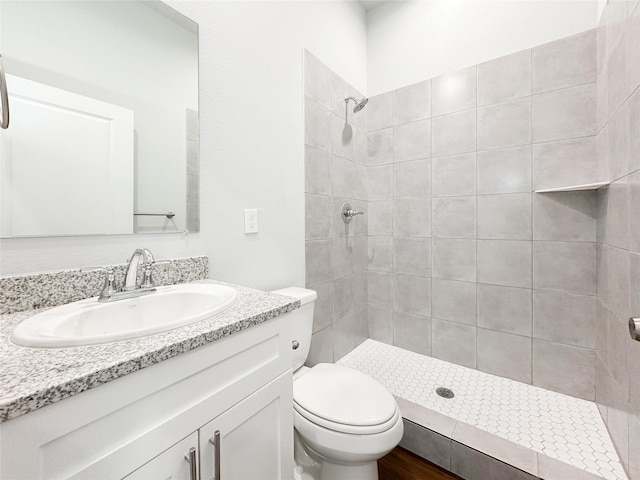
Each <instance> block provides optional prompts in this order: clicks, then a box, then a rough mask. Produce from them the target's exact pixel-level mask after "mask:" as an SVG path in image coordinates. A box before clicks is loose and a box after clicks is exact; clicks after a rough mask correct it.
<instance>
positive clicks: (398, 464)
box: [378, 447, 460, 480]
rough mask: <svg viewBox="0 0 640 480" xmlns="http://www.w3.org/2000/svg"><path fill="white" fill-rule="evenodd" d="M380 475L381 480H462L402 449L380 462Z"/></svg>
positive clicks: (394, 450) (398, 448)
mask: <svg viewBox="0 0 640 480" xmlns="http://www.w3.org/2000/svg"><path fill="white" fill-rule="evenodd" d="M378 475H379V477H380V480H460V477H458V476H457V475H454V474H453V473H450V472H447V471H446V470H443V469H442V468H440V467H438V466H437V465H434V464H433V463H431V462H427V461H426V460H424V459H423V458H420V457H418V456H417V455H414V454H413V453H411V452H409V451H408V450H405V449H404V448H401V447H396V448H394V449H393V450H392V451H391V453H389V454H388V455H386V456H384V457H382V458H381V459H380V460H378Z"/></svg>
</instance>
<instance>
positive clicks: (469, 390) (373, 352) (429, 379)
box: [337, 339, 627, 480]
mask: <svg viewBox="0 0 640 480" xmlns="http://www.w3.org/2000/svg"><path fill="white" fill-rule="evenodd" d="M337 363H338V364H340V365H343V366H346V367H351V368H354V369H356V370H360V371H361V372H364V373H366V374H368V375H370V376H372V377H373V378H375V379H376V380H378V381H379V382H380V383H382V384H383V385H384V386H385V387H387V389H388V390H389V391H391V393H393V394H394V395H395V396H397V397H400V398H403V399H405V400H408V401H410V402H413V403H415V404H418V405H420V406H422V407H426V408H428V409H430V410H434V411H436V412H438V413H440V414H443V415H446V416H448V417H452V418H454V419H455V420H457V421H459V422H463V423H466V424H469V425H472V426H474V427H476V428H478V429H481V430H484V431H486V432H489V433H491V434H493V435H496V436H498V437H501V438H504V439H506V440H510V441H511V442H514V443H516V444H519V445H522V446H524V447H527V448H529V449H531V450H534V451H536V452H538V453H541V454H543V455H547V456H549V457H551V458H555V459H557V460H560V461H562V462H565V463H568V464H571V465H573V466H575V467H578V468H581V469H583V470H586V471H587V472H590V473H592V474H595V475H598V476H600V477H602V478H606V479H611V480H627V477H626V475H625V473H624V470H623V468H622V465H621V463H620V460H619V458H618V455H617V453H616V450H615V448H614V446H613V444H612V442H611V439H610V437H609V434H608V432H607V429H606V427H605V425H604V422H603V421H602V418H601V417H600V413H599V411H598V408H597V406H596V405H595V403H593V402H589V401H586V400H581V399H578V398H575V397H570V396H568V395H563V394H560V393H556V392H552V391H549V390H545V389H542V388H539V387H534V386H532V385H527V384H524V383H520V382H516V381H514V380H509V379H506V378H502V377H498V376H495V375H491V374H488V373H484V372H480V371H478V370H473V369H470V368H466V367H462V366H459V365H454V364H452V363H448V362H445V361H442V360H438V359H435V358H432V357H427V356H425V355H420V354H417V353H414V352H410V351H407V350H403V349H401V348H398V347H394V346H391V345H387V344H384V343H380V342H376V341H374V340H371V339H369V340H366V341H365V342H364V343H362V344H361V345H360V346H358V347H357V348H356V349H355V350H353V351H352V352H350V353H349V354H347V355H346V356H345V357H343V358H342V359H340V360H339V361H338V362H337ZM438 387H448V388H450V389H452V390H453V391H454V393H455V397H454V398H452V399H445V398H442V397H440V396H438V395H437V394H436V392H435V390H436V388H438Z"/></svg>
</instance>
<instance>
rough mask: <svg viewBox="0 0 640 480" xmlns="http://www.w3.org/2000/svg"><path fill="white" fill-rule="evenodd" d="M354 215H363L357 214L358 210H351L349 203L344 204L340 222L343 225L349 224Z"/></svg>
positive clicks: (362, 213) (361, 213)
mask: <svg viewBox="0 0 640 480" xmlns="http://www.w3.org/2000/svg"><path fill="white" fill-rule="evenodd" d="M356 215H364V212H359V211H358V210H354V209H353V208H351V204H350V203H345V204H343V205H342V221H343V222H344V223H349V222H351V219H352V218H353V217H355V216H356Z"/></svg>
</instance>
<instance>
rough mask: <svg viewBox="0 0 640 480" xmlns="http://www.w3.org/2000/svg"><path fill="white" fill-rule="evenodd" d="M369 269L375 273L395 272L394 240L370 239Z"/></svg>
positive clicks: (390, 238)
mask: <svg viewBox="0 0 640 480" xmlns="http://www.w3.org/2000/svg"><path fill="white" fill-rule="evenodd" d="M367 257H368V260H369V261H368V262H367V263H368V269H369V270H371V271H374V272H392V271H393V238H392V237H377V236H376V237H374V236H371V237H369V239H368V255H367Z"/></svg>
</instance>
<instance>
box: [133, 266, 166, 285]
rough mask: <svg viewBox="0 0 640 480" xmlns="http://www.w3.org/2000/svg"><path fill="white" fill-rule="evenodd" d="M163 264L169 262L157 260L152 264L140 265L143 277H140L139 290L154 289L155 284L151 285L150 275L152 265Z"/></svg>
mask: <svg viewBox="0 0 640 480" xmlns="http://www.w3.org/2000/svg"><path fill="white" fill-rule="evenodd" d="M165 263H170V260H158V261H155V260H154V261H153V262H145V263H143V264H142V266H143V267H144V272H143V277H142V285H140V288H155V287H156V284H155V283H153V278H152V273H153V266H154V265H164V264H165Z"/></svg>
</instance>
